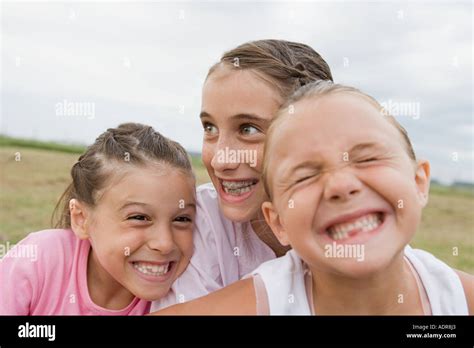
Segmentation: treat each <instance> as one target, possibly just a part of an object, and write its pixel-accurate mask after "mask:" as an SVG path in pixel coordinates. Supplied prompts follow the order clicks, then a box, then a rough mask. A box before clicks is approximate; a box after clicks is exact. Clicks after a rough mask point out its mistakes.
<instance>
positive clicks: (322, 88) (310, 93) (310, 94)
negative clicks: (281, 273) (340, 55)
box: [262, 80, 416, 199]
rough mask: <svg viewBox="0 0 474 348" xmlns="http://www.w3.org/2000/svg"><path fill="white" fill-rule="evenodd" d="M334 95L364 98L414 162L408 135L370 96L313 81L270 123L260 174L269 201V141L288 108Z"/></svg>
mask: <svg viewBox="0 0 474 348" xmlns="http://www.w3.org/2000/svg"><path fill="white" fill-rule="evenodd" d="M336 93H350V94H354V95H357V96H359V97H362V98H364V99H365V100H366V101H368V102H369V103H370V104H372V105H373V106H374V107H375V108H376V109H378V110H379V111H380V112H381V114H383V115H384V117H386V119H387V120H388V121H389V122H390V123H391V124H392V125H393V126H394V127H395V128H396V129H397V130H398V131H399V132H400V134H401V136H402V139H403V141H404V143H405V147H406V150H407V153H408V156H409V157H410V159H412V160H413V161H416V155H415V151H414V150H413V146H412V144H411V141H410V138H409V137H408V133H407V131H406V130H405V128H403V127H402V125H400V123H398V121H397V120H396V119H395V117H393V116H392V115H390V114H388V112H387V111H386V110H385V109H384V108H383V107H382V106H381V105H380V104H379V102H377V100H375V99H374V98H373V97H371V96H370V95H368V94H366V93H364V92H362V91H361V90H359V89H357V88H354V87H350V86H345V85H341V84H337V83H333V82H332V81H324V80H320V81H315V82H311V83H309V84H307V85H305V86H303V87H301V88H299V89H298V90H297V91H296V92H295V93H294V94H293V95H292V96H291V97H290V98H289V99H288V100H287V101H286V102H285V103H284V104H283V105H282V106H281V108H280V110H279V111H278V113H277V115H276V116H275V118H274V119H273V120H272V123H271V125H270V127H269V129H268V131H267V135H266V138H265V146H264V153H263V172H262V181H263V187H264V189H265V192H266V193H267V195H268V197H269V198H270V199H271V198H272V196H271V190H270V187H269V183H268V152H269V151H270V148H271V140H272V138H273V134H274V132H275V129H276V128H277V127H278V126H279V125H280V124H281V123H282V122H283V121H285V120H286V119H288V118H289V117H291V113H290V112H289V111H290V108H292V107H293V105H294V104H295V103H297V102H299V101H302V100H304V99H308V98H312V99H320V98H322V97H324V96H328V95H331V94H336Z"/></svg>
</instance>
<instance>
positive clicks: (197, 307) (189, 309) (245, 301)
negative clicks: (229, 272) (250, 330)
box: [150, 278, 257, 315]
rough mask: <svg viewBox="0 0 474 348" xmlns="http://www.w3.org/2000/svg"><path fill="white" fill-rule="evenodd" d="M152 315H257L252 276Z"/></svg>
mask: <svg viewBox="0 0 474 348" xmlns="http://www.w3.org/2000/svg"><path fill="white" fill-rule="evenodd" d="M150 314H152V315H256V314H257V306H256V297H255V289H254V284H253V279H252V278H247V279H243V280H239V281H238V282H235V283H233V284H231V285H229V286H227V287H225V288H223V289H220V290H217V291H215V292H213V293H211V294H209V295H207V296H204V297H200V298H198V299H195V300H193V301H190V302H185V303H182V304H177V305H174V306H171V307H167V308H165V309H163V310H160V311H158V312H153V313H150Z"/></svg>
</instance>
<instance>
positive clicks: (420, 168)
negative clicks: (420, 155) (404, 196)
mask: <svg viewBox="0 0 474 348" xmlns="http://www.w3.org/2000/svg"><path fill="white" fill-rule="evenodd" d="M430 178H431V177H430V163H429V162H428V161H425V160H419V161H418V162H417V164H416V172H415V182H416V187H417V191H418V197H419V199H420V203H421V205H422V206H423V207H425V206H426V204H427V203H428V195H429V191H430Z"/></svg>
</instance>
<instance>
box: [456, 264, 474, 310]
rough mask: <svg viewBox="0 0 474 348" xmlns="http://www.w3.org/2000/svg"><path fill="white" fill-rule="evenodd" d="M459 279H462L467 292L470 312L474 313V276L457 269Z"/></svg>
mask: <svg viewBox="0 0 474 348" xmlns="http://www.w3.org/2000/svg"><path fill="white" fill-rule="evenodd" d="M455 272H456V273H457V274H458V276H459V279H461V283H462V286H463V288H464V293H465V294H466V300H467V305H468V307H469V314H470V315H474V276H473V275H472V274H469V273H466V272H463V271H459V270H457V269H455Z"/></svg>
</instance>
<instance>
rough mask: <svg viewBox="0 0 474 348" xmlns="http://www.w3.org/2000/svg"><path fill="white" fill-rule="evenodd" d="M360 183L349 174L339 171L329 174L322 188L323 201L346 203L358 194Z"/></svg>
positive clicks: (346, 171) (360, 187) (348, 171)
mask: <svg viewBox="0 0 474 348" xmlns="http://www.w3.org/2000/svg"><path fill="white" fill-rule="evenodd" d="M361 189H362V183H361V182H360V180H359V179H358V178H357V177H356V176H355V175H354V174H353V173H351V172H350V170H340V171H336V172H335V173H332V174H330V176H329V177H328V178H327V181H326V185H325V187H324V199H325V200H327V201H329V202H334V203H337V202H346V201H347V200H349V199H351V198H352V197H354V196H356V195H357V194H359V193H360V191H361Z"/></svg>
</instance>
